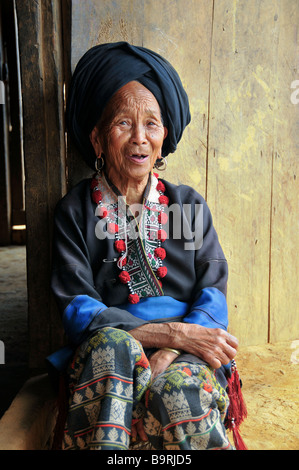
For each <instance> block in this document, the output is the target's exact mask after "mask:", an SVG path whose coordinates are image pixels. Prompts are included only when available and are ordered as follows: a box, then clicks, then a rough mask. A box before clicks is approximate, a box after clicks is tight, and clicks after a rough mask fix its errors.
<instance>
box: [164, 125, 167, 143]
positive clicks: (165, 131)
mask: <svg viewBox="0 0 299 470" xmlns="http://www.w3.org/2000/svg"><path fill="white" fill-rule="evenodd" d="M167 136H168V129H167V127H164V140H165V139H166V137H167Z"/></svg>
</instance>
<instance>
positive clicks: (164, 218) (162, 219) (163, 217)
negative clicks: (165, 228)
mask: <svg viewBox="0 0 299 470" xmlns="http://www.w3.org/2000/svg"><path fill="white" fill-rule="evenodd" d="M167 221H168V215H167V214H165V212H160V213H159V215H158V222H159V224H162V225H165V224H166V223H167Z"/></svg>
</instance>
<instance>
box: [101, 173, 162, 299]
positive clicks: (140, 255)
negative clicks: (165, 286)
mask: <svg viewBox="0 0 299 470" xmlns="http://www.w3.org/2000/svg"><path fill="white" fill-rule="evenodd" d="M97 178H98V184H97V188H98V189H99V191H100V192H101V194H102V201H101V204H102V205H103V206H104V207H105V208H106V209H107V211H108V213H109V219H110V221H111V222H113V223H115V224H117V225H118V227H119V238H120V239H124V240H126V241H127V250H128V251H127V254H126V257H127V268H126V270H127V271H128V273H129V275H130V278H131V282H132V286H133V287H134V292H135V293H136V294H138V295H139V297H151V296H160V295H163V290H162V288H161V286H160V284H159V282H158V279H157V278H156V276H155V274H154V271H155V270H157V269H158V267H159V261H158V259H157V258H156V257H155V256H154V251H155V248H156V247H157V238H158V237H157V232H158V230H159V222H158V215H159V212H161V211H162V210H163V206H162V205H161V204H160V203H159V200H158V199H159V196H160V194H159V192H158V191H157V189H156V186H157V184H158V179H157V178H156V177H155V176H154V175H151V185H150V191H149V194H148V196H147V198H145V200H144V203H143V205H142V206H141V204H136V205H135V207H134V208H135V209H136V210H138V211H139V212H140V213H141V214H140V217H139V221H138V223H137V220H136V219H135V217H134V216H133V214H132V213H131V211H130V209H129V208H128V207H127V206H126V203H125V200H124V198H123V196H121V195H118V196H117V194H116V193H115V192H114V191H113V189H112V188H111V187H110V185H109V184H108V182H107V181H106V178H105V175H104V174H101V175H99V176H98V177H97ZM97 211H98V209H97V210H96V214H97ZM96 235H97V237H98V238H99V239H103V238H105V237H106V236H107V232H106V227H105V222H104V224H103V220H100V221H99V223H98V224H97V227H96Z"/></svg>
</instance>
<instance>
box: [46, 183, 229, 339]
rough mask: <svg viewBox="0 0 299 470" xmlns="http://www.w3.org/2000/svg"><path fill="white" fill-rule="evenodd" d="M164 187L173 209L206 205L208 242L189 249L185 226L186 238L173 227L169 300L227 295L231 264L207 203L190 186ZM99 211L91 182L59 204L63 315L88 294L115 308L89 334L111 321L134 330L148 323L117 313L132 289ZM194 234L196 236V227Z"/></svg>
mask: <svg viewBox="0 0 299 470" xmlns="http://www.w3.org/2000/svg"><path fill="white" fill-rule="evenodd" d="M163 183H164V184H165V187H166V191H165V194H166V195H167V196H168V197H169V200H170V205H171V204H174V205H177V206H178V207H179V208H181V213H183V207H184V205H191V206H192V210H194V206H195V204H202V205H203V243H202V246H201V247H200V248H199V249H196V250H185V249H184V243H185V242H186V241H187V240H190V238H189V235H188V233H186V230H184V227H183V225H182V228H181V234H182V237H180V239H175V238H174V236H173V232H172V230H173V228H172V226H171V225H170V227H169V230H170V233H169V238H168V239H167V240H165V242H164V244H163V247H164V248H165V250H166V253H167V256H166V259H165V260H164V261H163V263H164V265H165V266H166V267H167V269H168V272H167V276H166V277H165V279H164V280H163V292H164V295H167V296H170V297H173V298H174V299H176V300H179V301H182V302H189V303H190V305H191V304H192V303H193V302H194V301H195V300H196V299H197V298H198V297H199V296H200V293H201V290H202V289H204V288H206V287H215V288H217V289H219V290H220V291H221V292H222V293H223V294H224V295H225V294H226V285H227V277H228V269H227V262H226V260H225V257H224V254H223V251H222V249H221V246H220V244H219V241H218V237H217V233H216V231H215V229H214V226H213V221H212V216H211V213H210V210H209V208H208V206H207V204H206V203H205V201H204V199H203V198H202V196H200V195H199V194H198V193H197V192H196V191H195V190H193V189H192V188H190V187H189V186H186V185H181V186H176V185H173V184H171V183H169V182H167V181H165V180H163ZM95 209H96V204H95V203H93V202H92V199H91V193H90V180H84V181H82V182H81V183H79V184H78V185H77V186H76V187H74V188H73V189H72V190H71V191H70V192H69V193H68V194H67V195H66V196H65V197H64V198H63V199H62V200H61V201H60V202H59V203H58V205H57V207H56V211H55V233H54V243H53V271H52V289H53V293H54V295H55V298H56V301H57V303H58V307H59V309H60V312H61V314H63V312H64V310H65V309H66V308H67V306H68V305H69V304H70V303H71V302H72V300H73V299H74V298H75V297H76V296H78V295H88V296H90V297H92V298H94V299H96V300H99V301H100V302H103V303H104V304H105V305H107V306H108V307H109V308H108V309H107V310H104V312H103V313H102V314H101V315H98V316H96V318H95V320H94V321H93V322H92V323H91V324H90V325H89V327H88V329H87V330H88V331H86V334H88V335H89V334H90V332H91V331H94V330H96V329H97V328H103V327H104V326H106V325H109V326H111V322H112V323H113V325H114V327H116V328H122V329H125V330H127V331H129V330H130V329H132V328H136V327H137V326H140V324H144V323H147V322H144V321H143V320H140V319H136V317H134V316H133V315H131V314H130V313H129V312H126V314H125V315H124V313H123V312H124V311H123V310H120V309H118V308H117V307H118V305H121V304H124V303H126V302H127V297H128V287H127V285H124V284H122V283H120V282H119V281H118V274H119V269H118V267H117V265H116V262H115V261H114V260H116V259H117V257H118V253H117V252H116V250H115V246H114V239H111V238H106V239H104V240H99V239H97V238H96V234H95V227H96V224H97V222H98V220H99V219H98V217H97V216H96V215H95ZM191 220H194V214H191ZM181 223H182V224H183V219H182V220H181ZM186 225H187V224H186V223H185V227H186ZM190 231H192V232H194V226H193V223H192V222H191V227H190ZM138 322H139V324H137V323H138ZM126 325H127V326H126Z"/></svg>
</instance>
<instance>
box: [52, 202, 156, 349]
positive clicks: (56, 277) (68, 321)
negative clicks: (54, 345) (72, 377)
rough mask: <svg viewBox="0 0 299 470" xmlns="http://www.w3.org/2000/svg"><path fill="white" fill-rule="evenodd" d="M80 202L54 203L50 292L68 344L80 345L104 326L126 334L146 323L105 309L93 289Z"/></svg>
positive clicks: (119, 312) (115, 308)
mask: <svg viewBox="0 0 299 470" xmlns="http://www.w3.org/2000/svg"><path fill="white" fill-rule="evenodd" d="M82 212H84V208H83V209H82V207H81V210H80V199H79V198H74V197H72V196H69V197H66V198H64V199H63V200H62V201H60V203H58V205H57V207H56V211H55V216H54V237H53V257H52V259H53V266H52V277H51V288H52V291H53V294H54V297H55V299H56V302H57V304H58V308H59V310H60V312H61V315H62V323H63V327H64V330H65V333H66V335H67V337H68V339H69V341H70V342H71V343H72V344H73V345H78V344H80V343H81V342H82V341H83V340H84V339H86V338H87V337H88V336H90V334H91V333H92V332H94V331H95V330H97V329H100V328H104V327H106V326H110V327H114V328H121V329H124V330H126V331H129V330H131V329H133V328H137V327H138V326H141V325H143V324H145V323H147V322H145V321H143V320H141V319H139V318H136V317H134V316H133V315H132V314H130V313H129V312H127V311H125V310H122V309H119V308H117V307H108V306H107V305H105V303H104V302H103V299H102V297H101V295H100V293H99V292H98V291H97V290H96V288H95V285H94V276H93V271H92V267H91V263H90V253H89V250H88V246H87V243H86V240H85V230H86V227H85V226H84V221H83V216H82Z"/></svg>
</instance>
